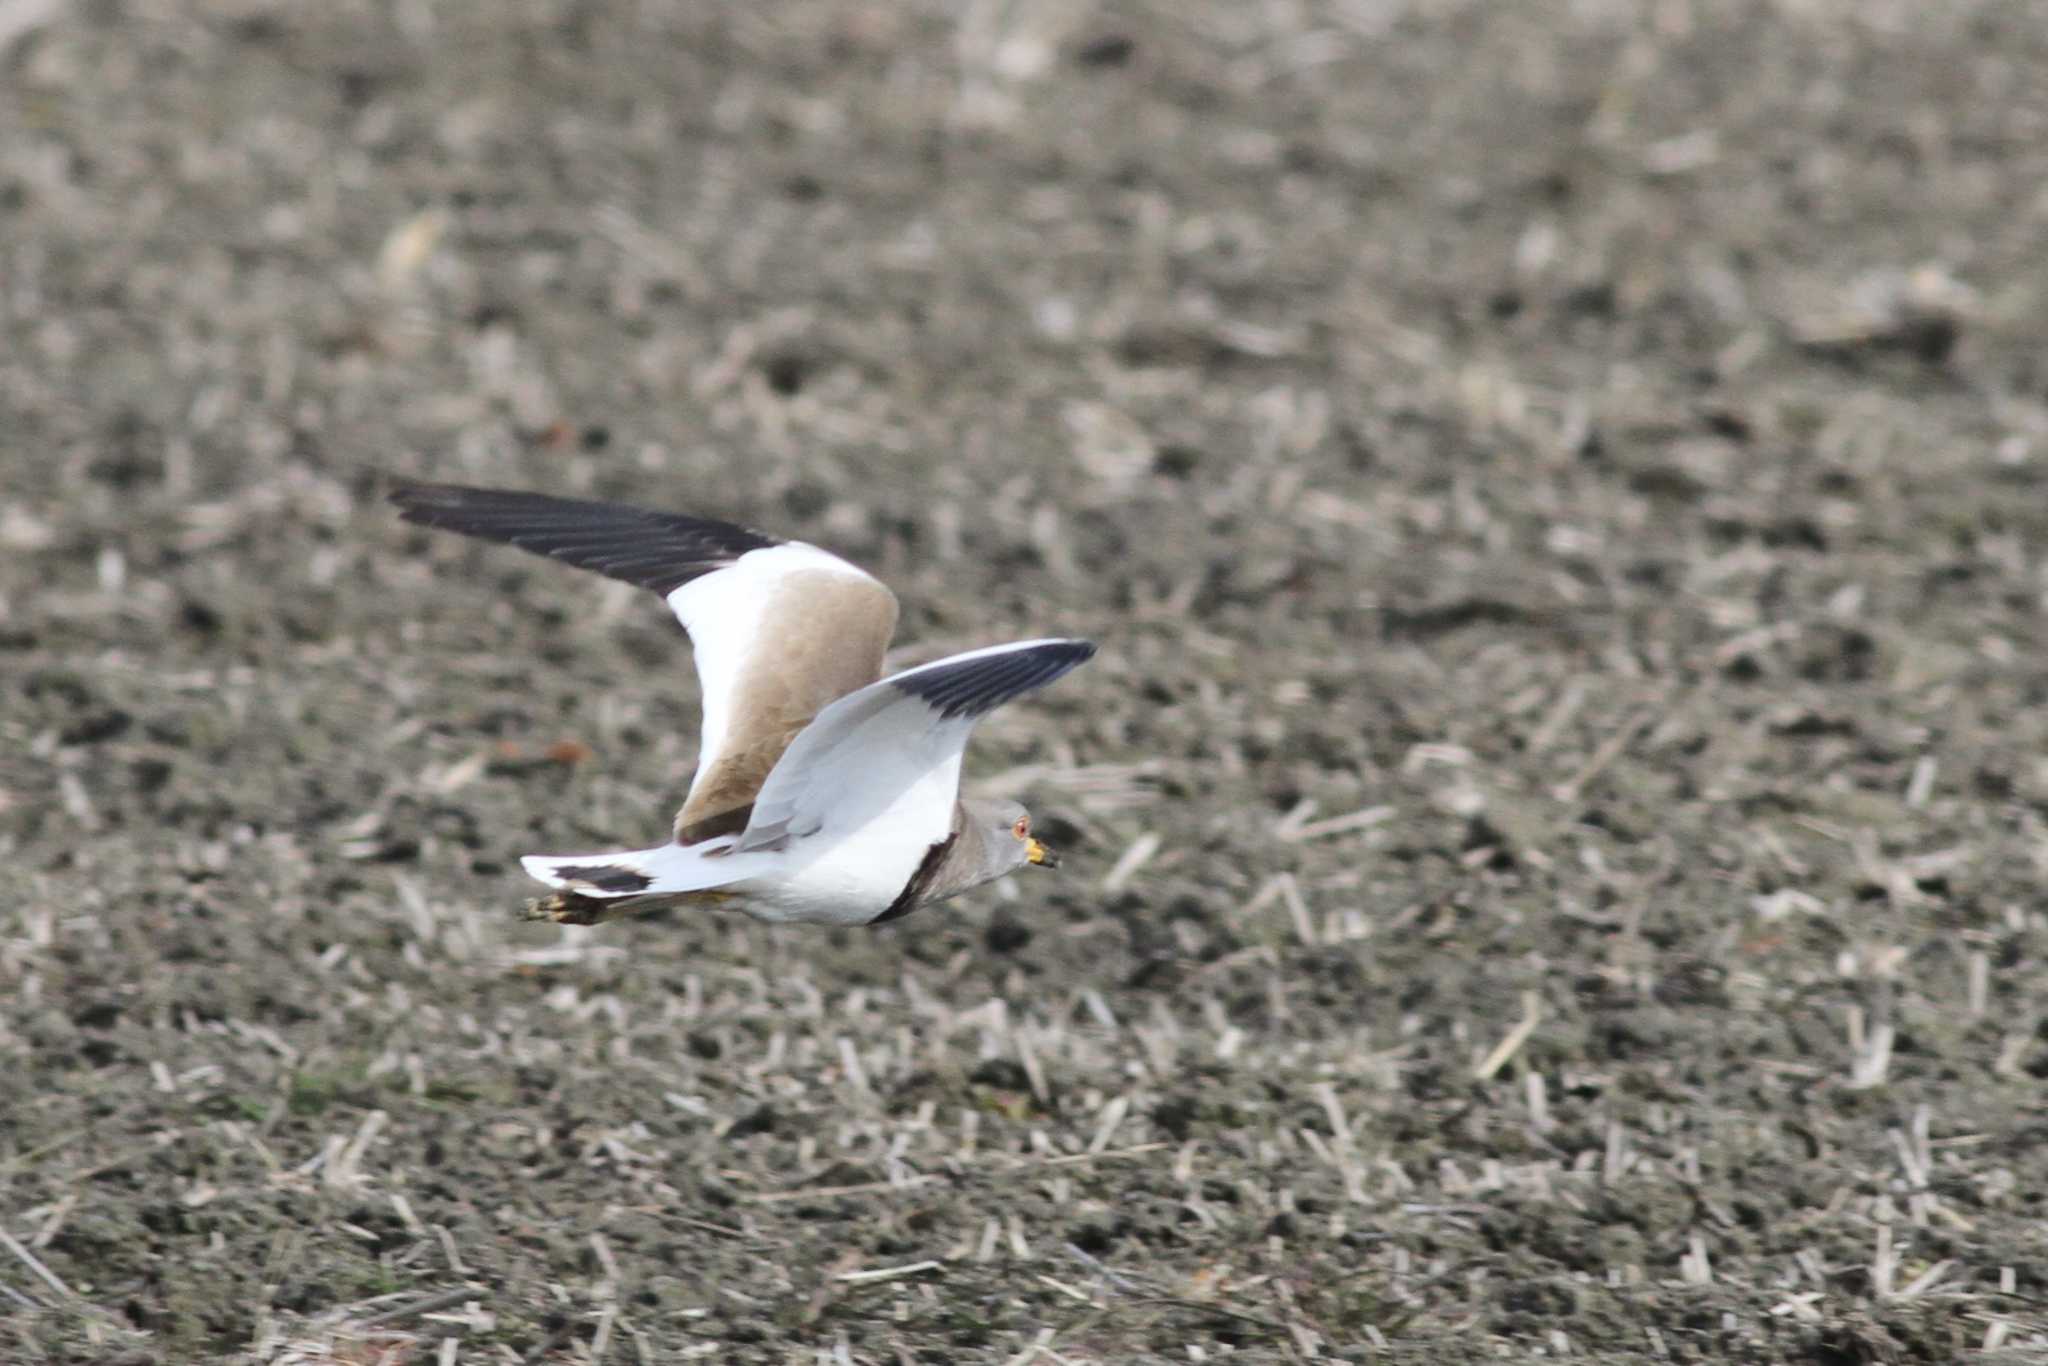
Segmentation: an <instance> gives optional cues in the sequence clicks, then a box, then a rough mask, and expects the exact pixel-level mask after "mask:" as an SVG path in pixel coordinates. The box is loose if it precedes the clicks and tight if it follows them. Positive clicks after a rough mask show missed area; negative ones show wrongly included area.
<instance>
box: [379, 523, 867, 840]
mask: <svg viewBox="0 0 2048 1366" xmlns="http://www.w3.org/2000/svg"><path fill="white" fill-rule="evenodd" d="M391 501H392V502H393V503H395V504H397V505H398V507H399V510H400V513H401V515H402V516H404V518H405V519H406V520H407V521H409V522H416V523H418V524H420V525H422V526H430V527H438V528H441V529H443V530H447V531H458V532H461V533H462V534H463V535H465V536H475V537H478V538H480V539H483V540H487V541H499V542H503V543H504V544H507V545H514V546H518V547H519V548H520V549H521V550H526V551H531V552H532V553H534V554H536V555H546V556H549V557H551V558H553V559H557V560H561V561H562V562H563V563H565V564H572V565H575V566H576V567H577V568H579V569H590V570H594V571H596V572H597V573H600V574H604V575H606V576H608V577H610V578H614V579H622V580H624V581H625V582H627V583H632V584H638V585H639V586H640V587H642V588H647V589H651V590H653V591H654V592H656V593H659V594H661V595H662V596H663V597H664V598H666V599H667V600H668V604H669V608H670V609H671V610H672V611H673V612H674V613H675V614H676V619H677V620H678V621H680V622H682V624H683V629H685V630H686V631H688V632H689V633H690V641H691V644H692V645H693V646H694V647H695V652H696V660H697V679H698V682H699V684H700V685H701V687H702V693H703V710H704V719H703V727H702V733H701V743H700V745H699V748H698V755H697V775H696V778H695V779H694V780H693V781H692V782H691V784H690V794H689V796H688V797H687V798H686V799H685V800H684V802H683V806H682V810H680V811H679V812H677V813H676V838H677V840H679V841H681V842H684V843H692V842H695V841H697V840H701V839H704V838H706V837H707V836H709V835H713V834H719V833H731V832H732V831H734V830H736V829H738V828H740V826H741V825H743V824H744V823H745V820H746V817H747V808H748V807H749V806H750V805H751V804H752V803H753V801H754V796H755V793H756V792H757V791H758V790H759V789H760V787H761V784H762V782H763V781H764V780H765V779H766V778H767V776H768V774H769V771H770V770H771V769H773V768H774V767H775V763H776V761H777V760H778V759H780V758H781V757H782V752H783V751H784V750H785V749H786V748H788V746H789V743H790V741H791V740H792V739H793V738H794V737H795V736H796V735H797V733H798V732H799V731H801V730H802V729H803V728H804V727H805V726H806V725H807V724H809V722H810V720H811V718H812V717H814V716H816V715H817V714H818V712H819V709H820V708H822V707H824V706H825V705H826V704H827V703H829V702H831V701H833V700H834V699H836V698H840V697H843V696H845V695H846V694H848V693H850V692H852V691H854V690H855V689H857V688H860V687H863V686H865V685H866V684H869V683H872V682H873V681H874V680H875V679H877V678H878V677H880V676H881V672H882V657H883V654H884V652H885V651H887V649H888V647H889V637H890V636H891V635H893V634H894V633H895V630H896V597H895V595H894V594H892V593H891V592H890V591H889V590H888V588H887V587H885V586H884V585H883V584H882V583H880V582H879V581H877V580H876V579H874V578H873V577H871V576H870V575H868V574H867V573H865V572H864V571H862V570H861V569H859V568H856V567H855V566H853V565H851V564H848V563H847V562H846V561H845V560H842V559H840V558H839V557H838V556H836V555H832V554H828V553H827V552H825V551H823V550H820V549H818V548H817V547H816V546H811V545H805V544H804V543H802V542H801V541H780V540H777V539H775V538H774V537H772V536H766V535H763V534H762V533H761V532H758V531H752V530H749V529H748V528H746V527H741V526H734V525H732V524H731V523H729V522H717V521H711V520H709V519H707V518H703V517H685V516H681V515H678V514H675V513H668V512H656V511H653V510H651V509H648V508H638V507H632V506H629V505H627V504H624V503H604V502H596V501H592V500H588V499H581V498H556V497H554V496H552V495H549V494H544V493H526V492H520V491H515V490H510V489H480V488H470V487H467V486H465V485H459V484H416V483H404V484H400V485H399V486H398V487H396V488H395V489H394V490H393V491H392V493H391Z"/></svg>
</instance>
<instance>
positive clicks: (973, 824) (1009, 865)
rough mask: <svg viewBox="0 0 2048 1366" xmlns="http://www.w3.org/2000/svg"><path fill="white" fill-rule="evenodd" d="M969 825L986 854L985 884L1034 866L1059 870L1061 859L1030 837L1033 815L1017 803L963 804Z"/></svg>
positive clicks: (1034, 837)
mask: <svg viewBox="0 0 2048 1366" xmlns="http://www.w3.org/2000/svg"><path fill="white" fill-rule="evenodd" d="M962 805H963V806H965V807H966V812H967V824H968V826H969V828H970V829H971V830H972V832H973V833H974V835H976V836H977V837H978V842H979V843H980V845H981V847H982V849H983V850H984V851H986V862H985V863H984V865H983V869H982V873H983V880H989V879H993V878H999V877H1001V876H1002V875H1003V874H1005V873H1008V872H1011V871H1013V870H1015V869H1017V868H1021V867H1022V866H1023V865H1025V864H1027V863H1035V864H1037V865H1038V866H1039V867H1041V868H1057V867H1059V863H1060V859H1059V855H1057V854H1055V853H1054V852H1053V851H1052V850H1050V849H1048V848H1046V847H1045V846H1044V845H1043V844H1041V843H1039V841H1038V839H1037V837H1036V836H1034V835H1033V834H1032V833H1031V813H1030V812H1029V811H1026V810H1025V809H1024V808H1023V807H1022V806H1021V805H1019V804H1018V803H1016V802H1013V801H1008V800H1004V799H1000V798H998V799H983V800H976V801H968V802H964V803H962Z"/></svg>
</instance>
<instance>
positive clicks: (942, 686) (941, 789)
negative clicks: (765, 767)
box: [734, 640, 1095, 852]
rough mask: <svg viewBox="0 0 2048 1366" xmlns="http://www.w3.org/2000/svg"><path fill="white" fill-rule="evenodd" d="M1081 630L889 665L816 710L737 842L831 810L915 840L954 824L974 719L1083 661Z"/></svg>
mask: <svg viewBox="0 0 2048 1366" xmlns="http://www.w3.org/2000/svg"><path fill="white" fill-rule="evenodd" d="M1094 653H1095V646H1094V645H1092V644H1090V643H1089V642H1088V641H1085V640H1025V641H1019V642H1017V643H1015V644H1012V645H997V646H993V647H991V648H989V649H986V650H972V651H969V652H968V653H966V654H961V655H953V656H952V657H950V658H947V659H941V660H939V661H937V662H936V663H932V664H926V665H923V666H921V667H919V668H915V669H907V670H905V671H904V672H902V673H899V674H892V675H890V676H889V677H888V678H885V679H883V680H882V681H881V682H879V683H871V684H869V685H868V686H867V687H864V688H862V689H861V690H860V691H858V692H854V693H849V694H848V695H847V696H845V697H842V698H840V699H839V700H838V701H836V702H834V703H832V704H831V705H830V706H828V707H826V708H825V709H824V710H823V711H820V712H819V713H818V715H817V719H816V720H814V721H812V722H811V723H810V724H809V725H808V726H806V727H805V728H804V730H803V732H802V733H801V734H800V735H798V736H797V737H796V739H795V740H793V741H792V742H791V743H790V745H789V747H788V749H787V750H786V751H785V752H784V754H783V755H782V758H781V759H780V760H779V761H778V762H777V763H776V765H775V769H774V771H773V772H771V773H770V774H769V775H768V780H767V781H766V782H765V783H763V784H762V785H761V790H760V792H759V793H758V794H757V795H756V797H755V799H754V811H753V816H752V818H751V819H750V820H749V821H748V823H747V828H746V830H745V832H744V833H743V834H742V835H741V836H740V839H739V842H738V844H736V845H735V846H734V848H735V849H736V850H737V851H739V852H746V851H750V850H756V849H772V848H779V847H781V846H782V845H784V844H786V843H787V842H788V841H790V840H792V839H800V838H802V837H804V836H806V835H812V834H816V833H817V832H818V831H820V830H822V829H824V827H825V825H826V822H827V821H828V820H830V821H831V822H833V823H834V824H835V825H838V826H841V827H843V830H842V831H841V833H850V832H852V831H853V830H856V829H859V828H860V827H862V826H864V825H866V824H868V823H869V822H871V821H874V820H876V819H878V818H880V817H881V816H883V815H884V814H885V813H886V814H887V815H888V817H889V824H890V828H891V832H892V839H899V840H901V841H903V842H905V843H907V844H910V845H914V846H915V847H918V848H922V847H924V846H926V845H930V844H935V843H937V842H938V841H940V840H942V839H944V838H946V836H947V835H948V834H949V833H950V832H951V828H952V821H953V805H954V802H955V801H956V800H957V798H958V796H959V790H960V755H961V752H962V751H963V750H964V749H966V747H967V737H968V736H969V734H971V733H972V732H973V730H974V723H975V722H976V721H979V720H980V719H981V718H982V717H984V716H986V715H988V713H990V712H992V711H994V710H995V709H996V708H997V707H1000V706H1001V705H1003V703H1005V702H1008V701H1010V700H1012V699H1013V698H1017V697H1021V696H1022V695H1023V694H1025V693H1027V692H1030V691H1031V690H1032V689H1034V688H1042V687H1044V686H1045V685H1046V684H1048V683H1050V682H1052V681H1053V680H1054V679H1056V678H1058V677H1059V676H1060V675H1061V674H1063V673H1066V672H1067V671H1068V670H1069V669H1072V668H1075V667H1076V666H1078V665H1080V664H1082V663H1083V662H1085V661H1086V660H1087V659H1088V658H1089V657H1090V656H1092V655H1093V654H1094Z"/></svg>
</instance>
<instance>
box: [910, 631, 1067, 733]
mask: <svg viewBox="0 0 2048 1366" xmlns="http://www.w3.org/2000/svg"><path fill="white" fill-rule="evenodd" d="M1094 654H1095V642H1093V641H1090V640H1036V641H1029V642H1026V643H1024V644H1021V645H1017V646H1012V647H1009V648H1000V647H999V648H997V649H994V650H989V651H982V652H976V653H974V654H970V655H967V656H964V657H961V658H956V659H950V660H940V661H939V662H938V663H936V664H928V665H926V666H925V667H923V668H921V669H912V670H911V671H909V672H908V673H905V674H902V675H900V676H898V677H897V678H896V679H894V680H893V682H894V683H895V685H896V687H897V688H899V689H901V690H902V691H904V692H906V693H909V694H910V695H911V696H912V697H916V698H918V699H920V700H921V701H923V702H925V703H926V704H927V705H929V706H930V707H931V708H932V709H933V710H935V711H937V712H938V713H939V715H941V716H943V717H945V718H946V719H948V720H952V719H954V718H957V717H963V716H964V717H970V718H972V717H981V716H986V715H988V713H990V712H992V711H994V710H995V709H996V708H997V707H1000V706H1002V705H1003V704H1004V703H1005V702H1008V701H1010V700H1011V699H1013V698H1017V697H1021V696H1023V695H1024V694H1025V693H1027V692H1030V691H1032V690H1033V689H1036V688H1042V687H1044V686H1045V685H1046V684H1048V683H1050V682H1052V681H1053V680H1054V679H1056V678H1058V677H1059V676H1060V675H1061V674H1064V673H1066V672H1068V671H1069V670H1072V669H1076V668H1079V667H1080V666H1081V665H1083V664H1085V663H1087V662H1088V660H1089V659H1091V658H1093V657H1094Z"/></svg>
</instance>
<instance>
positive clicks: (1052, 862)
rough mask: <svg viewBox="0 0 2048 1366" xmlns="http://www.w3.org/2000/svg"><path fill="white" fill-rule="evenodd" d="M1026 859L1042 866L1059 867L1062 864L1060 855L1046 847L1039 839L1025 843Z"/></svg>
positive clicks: (1027, 861)
mask: <svg viewBox="0 0 2048 1366" xmlns="http://www.w3.org/2000/svg"><path fill="white" fill-rule="evenodd" d="M1024 861H1025V862H1026V863H1035V864H1037V865H1038V866H1039V867H1041V868H1057V867H1059V866H1060V856H1059V855H1058V854H1055V853H1054V852H1053V851H1052V850H1050V849H1048V848H1046V847H1045V846H1044V845H1043V844H1040V843H1039V842H1038V841H1037V840H1030V841H1027V842H1026V843H1025V845H1024Z"/></svg>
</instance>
